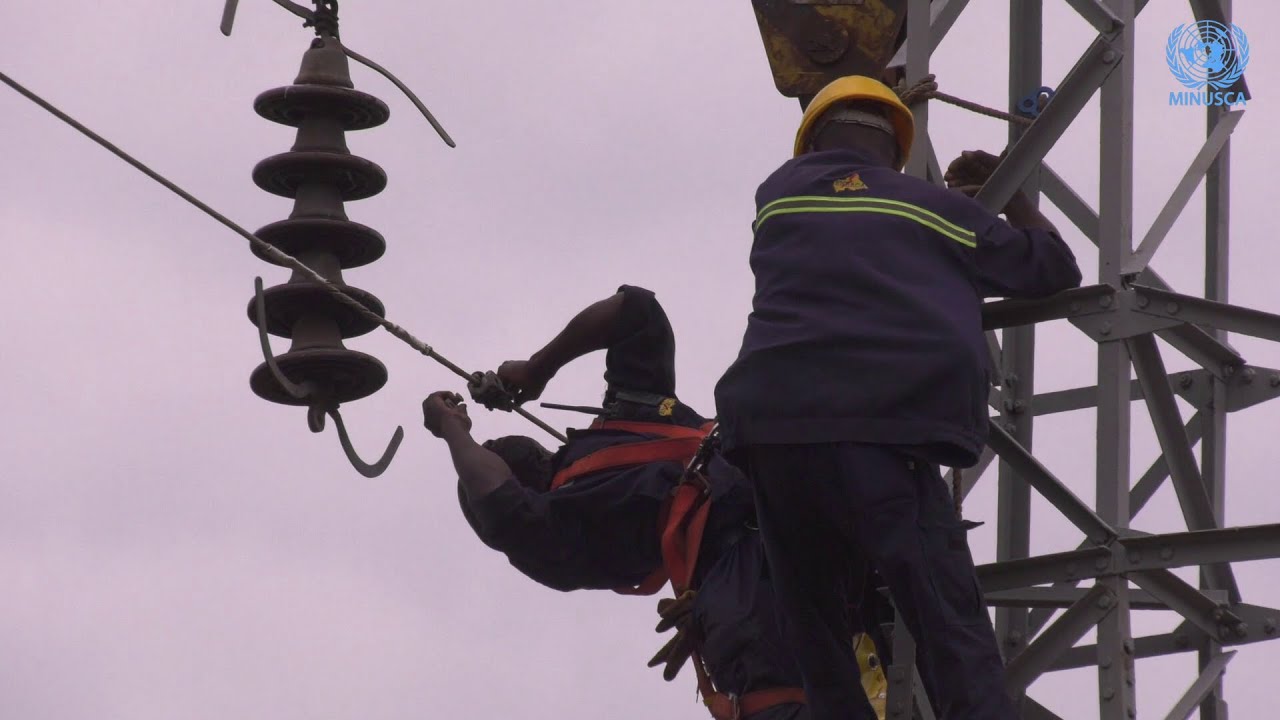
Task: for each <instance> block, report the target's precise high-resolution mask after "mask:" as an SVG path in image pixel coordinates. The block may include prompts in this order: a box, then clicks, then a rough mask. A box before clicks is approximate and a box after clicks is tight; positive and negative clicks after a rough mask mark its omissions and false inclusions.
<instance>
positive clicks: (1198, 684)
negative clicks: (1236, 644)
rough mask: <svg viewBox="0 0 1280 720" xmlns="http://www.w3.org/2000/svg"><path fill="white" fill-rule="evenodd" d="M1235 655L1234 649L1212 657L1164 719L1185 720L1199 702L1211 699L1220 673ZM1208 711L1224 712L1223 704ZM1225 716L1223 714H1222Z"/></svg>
mask: <svg viewBox="0 0 1280 720" xmlns="http://www.w3.org/2000/svg"><path fill="white" fill-rule="evenodd" d="M1235 656H1236V654H1235V651H1232V652H1229V653H1222V654H1219V655H1216V656H1214V657H1213V659H1212V660H1210V661H1209V662H1208V663H1206V664H1205V666H1204V667H1203V668H1201V670H1200V677H1198V678H1196V681H1195V682H1193V683H1191V687H1189V688H1187V692H1186V693H1184V694H1183V695H1182V699H1180V700H1179V701H1178V704H1177V705H1174V706H1173V709H1172V710H1170V711H1169V714H1168V715H1165V720H1187V718H1189V717H1191V713H1193V712H1195V711H1196V706H1197V705H1200V704H1201V702H1209V701H1211V700H1212V698H1210V695H1211V694H1212V693H1213V691H1214V688H1215V687H1217V686H1218V685H1219V684H1220V681H1221V679H1222V675H1223V674H1224V673H1225V672H1226V671H1227V664H1228V663H1230V662H1231V659H1232V658H1234V657H1235ZM1210 712H1219V713H1225V712H1226V708H1225V705H1224V706H1223V707H1222V708H1221V709H1217V708H1215V709H1214V710H1211V711H1210ZM1200 717H1201V718H1204V717H1205V716H1204V712H1203V710H1202V711H1201V714H1200ZM1224 717H1225V715H1224Z"/></svg>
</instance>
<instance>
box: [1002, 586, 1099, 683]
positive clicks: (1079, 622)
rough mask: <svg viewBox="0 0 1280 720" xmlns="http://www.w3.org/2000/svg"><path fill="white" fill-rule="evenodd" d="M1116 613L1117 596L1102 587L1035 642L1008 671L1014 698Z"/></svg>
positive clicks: (1006, 676) (1096, 589)
mask: <svg viewBox="0 0 1280 720" xmlns="http://www.w3.org/2000/svg"><path fill="white" fill-rule="evenodd" d="M1115 609H1116V596H1115V593H1114V592H1113V591H1112V590H1111V589H1110V588H1107V587H1105V586H1103V585H1101V584H1099V585H1096V586H1094V587H1093V588H1092V589H1090V590H1089V592H1087V593H1085V594H1084V596H1083V597H1081V598H1080V599H1079V600H1077V601H1076V602H1075V603H1074V604H1072V606H1071V607H1069V608H1067V611H1066V612H1064V613H1063V614H1062V617H1060V618H1058V621H1057V622H1055V623H1054V624H1052V625H1050V626H1049V627H1048V628H1046V629H1045V631H1044V632H1042V633H1040V636H1039V637H1037V638H1036V639H1035V641H1034V642H1032V643H1031V644H1030V645H1028V646H1027V648H1026V649H1025V650H1023V651H1022V653H1021V654H1020V655H1018V657H1016V658H1014V659H1013V660H1011V661H1010V662H1009V664H1008V665H1007V666H1006V668H1005V682H1006V684H1007V686H1008V688H1009V692H1010V693H1012V694H1021V693H1022V692H1023V691H1025V690H1026V689H1027V686H1029V685H1030V684H1031V683H1033V682H1035V679H1036V678H1038V677H1040V675H1042V674H1043V673H1044V672H1045V671H1047V670H1048V669H1049V668H1050V667H1051V666H1052V665H1053V660H1054V658H1056V657H1058V656H1059V655H1061V654H1062V653H1063V652H1064V651H1066V650H1069V649H1070V648H1071V646H1072V645H1075V644H1076V643H1077V642H1079V641H1080V638H1082V637H1084V636H1085V633H1087V632H1089V631H1090V630H1092V629H1093V627H1094V626H1095V625H1097V624H1098V623H1099V622H1101V621H1102V620H1103V619H1104V618H1106V617H1107V616H1108V615H1110V614H1111V612H1112V611H1114V610H1115Z"/></svg>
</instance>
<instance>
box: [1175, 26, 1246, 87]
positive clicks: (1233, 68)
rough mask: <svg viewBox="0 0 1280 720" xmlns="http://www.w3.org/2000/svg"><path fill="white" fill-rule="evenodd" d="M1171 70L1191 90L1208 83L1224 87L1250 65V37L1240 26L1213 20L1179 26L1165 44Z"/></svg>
mask: <svg viewBox="0 0 1280 720" xmlns="http://www.w3.org/2000/svg"><path fill="white" fill-rule="evenodd" d="M1165 60H1166V61H1167V62H1168V63H1169V72H1171V73H1173V76H1174V77H1175V78H1177V79H1178V82H1180V83H1182V84H1183V85H1185V86H1186V87H1188V88H1191V89H1192V90H1199V89H1200V88H1203V87H1204V86H1206V85H1208V86H1209V87H1211V88H1213V89H1214V90H1224V89H1226V88H1228V87H1231V85H1232V84H1233V83H1234V82H1235V81H1236V80H1238V79H1240V76H1241V75H1244V69H1245V67H1246V66H1247V65H1248V64H1249V39H1248V38H1247V37H1245V34H1244V31H1243V30H1241V29H1240V26H1239V25H1231V26H1230V27H1228V26H1226V25H1223V24H1222V23H1219V22H1214V21H1212V20H1202V21H1200V22H1198V23H1192V24H1189V25H1179V26H1178V27H1176V28H1174V29H1173V32H1171V33H1169V44H1168V45H1167V46H1166V47H1165Z"/></svg>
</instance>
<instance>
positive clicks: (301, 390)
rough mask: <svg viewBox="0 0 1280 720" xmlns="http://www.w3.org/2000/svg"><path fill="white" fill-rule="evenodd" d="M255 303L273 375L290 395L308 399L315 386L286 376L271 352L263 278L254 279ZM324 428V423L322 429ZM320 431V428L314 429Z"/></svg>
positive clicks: (312, 393)
mask: <svg viewBox="0 0 1280 720" xmlns="http://www.w3.org/2000/svg"><path fill="white" fill-rule="evenodd" d="M253 304H254V308H255V310H256V312H257V316H258V318H257V319H258V323H257V325H258V340H259V342H261V343H262V357H263V358H264V359H265V360H266V361H267V367H268V368H270V369H271V375H272V376H273V377H274V378H275V379H276V382H278V383H280V387H282V388H284V391H285V392H287V393H289V397H292V398H294V399H295V400H307V399H308V398H310V397H311V396H313V395H314V394H315V387H314V386H313V385H312V384H311V383H309V382H303V383H302V384H301V385H298V384H295V383H294V382H292V381H291V380H289V378H287V377H285V376H284V373H283V372H281V371H280V366H279V365H277V364H276V358H275V356H274V355H272V354H271V341H270V340H269V339H268V338H267V303H266V299H265V298H264V297H263V295H262V278H260V277H256V278H254V279H253ZM323 428H324V425H323V423H322V424H321V429H323ZM313 432H319V430H313Z"/></svg>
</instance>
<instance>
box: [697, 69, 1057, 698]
mask: <svg viewBox="0 0 1280 720" xmlns="http://www.w3.org/2000/svg"><path fill="white" fill-rule="evenodd" d="M913 139H914V123H913V120H912V116H911V112H910V111H909V109H908V108H907V107H905V106H904V105H903V103H902V102H901V101H900V100H899V99H898V97H897V95H896V94H895V93H894V91H893V90H891V89H890V88H889V87H888V86H886V85H885V84H883V83H881V82H879V81H877V80H875V79H872V78H869V77H845V78H840V79H838V80H836V81H834V82H832V83H831V84H830V85H828V86H827V87H825V88H823V89H822V90H821V91H820V92H819V93H818V94H817V95H816V96H815V97H814V98H813V100H812V101H811V102H810V103H809V105H808V107H807V108H806V110H805V113H804V117H803V119H802V120H801V122H800V127H799V129H798V131H797V133H796V139H795V146H794V153H793V157H792V158H791V159H789V160H787V161H786V162H784V163H783V164H782V166H781V167H779V168H778V169H777V170H775V171H774V172H773V173H772V174H771V175H770V176H769V177H768V178H767V179H766V180H765V181H764V182H763V183H762V184H761V185H760V188H759V190H757V192H756V218H755V223H754V225H753V230H754V238H753V241H752V248H751V269H752V272H753V273H754V275H755V287H756V293H755V297H754V299H753V301H752V307H753V311H752V313H751V315H750V316H749V317H748V319H747V327H746V332H745V333H744V334H743V341H742V348H741V350H740V351H739V354H738V358H737V360H736V361H734V363H733V365H732V366H731V367H730V368H729V369H728V370H727V371H726V372H725V374H724V376H723V377H722V378H721V379H720V382H719V383H718V384H717V386H716V391H715V397H716V410H717V412H716V416H717V420H718V422H719V425H720V431H721V441H722V444H723V451H724V453H725V454H726V457H727V458H728V459H729V460H730V461H732V462H734V463H735V464H738V465H739V466H740V467H742V468H743V469H744V470H745V471H746V474H747V475H748V477H749V479H750V481H751V484H752V487H753V490H754V493H755V499H756V503H755V505H756V513H757V518H758V525H759V527H760V538H761V541H762V543H763V544H764V547H765V552H766V555H767V559H768V564H769V569H770V573H771V579H772V582H773V586H774V592H775V594H776V596H777V600H778V608H779V614H780V615H781V616H782V617H781V620H782V621H781V622H780V623H779V625H780V627H781V628H783V631H784V636H785V641H786V643H787V644H788V646H789V647H790V649H791V651H792V652H793V653H794V654H795V656H796V658H797V660H798V662H799V665H800V670H801V674H802V675H803V677H804V689H805V696H806V698H807V699H808V708H809V711H810V715H811V718H812V720H837V719H838V720H871V719H872V718H874V717H875V711H874V710H873V708H872V706H871V705H870V704H869V703H868V700H867V693H866V692H864V688H863V686H862V684H861V682H860V675H861V673H860V672H859V666H858V657H857V653H856V650H855V648H853V647H852V646H851V645H850V643H849V642H848V638H849V634H848V632H847V627H848V625H847V622H846V619H845V616H844V613H845V612H846V610H847V605H845V604H844V603H843V602H842V601H841V598H842V597H848V595H847V594H842V592H843V591H842V590H841V579H842V578H844V577H848V576H850V575H852V576H853V577H859V576H862V577H870V576H871V573H873V572H874V573H876V574H878V576H879V578H880V579H881V580H883V582H884V584H885V585H887V586H888V589H889V594H890V595H891V597H892V599H893V604H894V606H895V608H896V609H897V611H898V613H899V614H900V616H901V618H902V621H903V625H905V630H907V631H909V632H910V634H911V636H912V638H913V639H914V640H915V641H916V643H917V647H918V649H919V653H918V655H917V667H918V669H919V670H920V675H921V680H922V682H923V684H924V686H925V689H926V690H927V691H928V693H929V695H930V700H931V703H932V705H933V709H934V714H935V715H936V716H938V717H944V718H965V720H1014V719H1015V718H1017V716H1018V715H1017V710H1016V709H1015V708H1014V705H1013V701H1012V700H1011V699H1010V698H1009V697H1008V696H1007V695H1006V693H1005V689H1004V686H1005V683H1004V664H1003V662H1002V660H1001V657H1000V652H999V647H998V645H997V643H996V637H995V632H994V629H993V628H992V627H991V620H990V617H989V616H988V614H987V607H986V604H985V602H984V600H983V597H982V593H981V591H980V586H979V584H978V580H977V575H976V572H975V570H974V565H973V557H972V555H971V554H970V552H969V546H968V543H967V541H966V539H965V538H966V535H965V533H966V531H967V530H968V528H969V527H970V525H968V524H966V523H965V522H964V521H962V519H961V518H960V517H958V513H957V511H956V506H955V504H954V503H953V502H952V499H951V497H950V494H949V492H948V491H947V488H946V484H945V483H944V481H943V479H942V476H941V471H940V466H946V467H955V468H965V467H971V466H972V465H974V464H975V463H976V462H977V460H978V456H979V454H980V453H981V451H982V449H983V447H984V445H985V443H986V433H987V406H986V404H987V396H988V390H989V382H988V373H989V372H990V367H989V364H990V353H989V350H988V347H987V343H986V338H985V336H984V334H983V331H982V301H983V299H984V298H987V297H1018V298H1034V297H1043V296H1046V295H1050V294H1053V293H1056V292H1059V291H1062V290H1066V289H1068V288H1073V287H1077V286H1079V284H1080V279H1081V277H1080V269H1079V268H1078V267H1077V266H1076V262H1075V257H1074V256H1073V255H1072V253H1071V250H1070V249H1069V248H1068V247H1067V245H1066V244H1065V243H1064V242H1063V240H1062V238H1061V237H1060V236H1059V235H1058V233H1057V231H1056V230H1055V229H1054V227H1053V225H1052V224H1051V223H1050V222H1049V221H1048V220H1047V219H1045V217H1044V216H1043V215H1041V214H1040V212H1039V211H1038V210H1037V209H1036V207H1035V206H1034V204H1032V203H1031V202H1030V201H1029V200H1028V199H1027V198H1026V196H1024V195H1021V194H1020V193H1019V194H1017V195H1015V197H1014V198H1013V200H1011V201H1010V202H1009V204H1008V205H1007V206H1006V207H1005V208H1003V213H1004V215H1005V216H1006V218H1007V220H1005V219H1001V218H1000V217H998V216H997V215H996V214H993V213H991V212H989V211H988V210H987V209H985V208H984V207H982V206H981V205H979V204H978V203H977V202H975V201H974V200H973V198H972V197H971V196H972V195H973V194H974V193H976V191H977V189H978V188H979V187H980V186H981V185H982V184H983V183H985V182H986V180H987V178H988V177H990V175H991V173H992V172H993V170H994V168H995V166H996V164H998V158H995V157H994V156H991V155H989V154H987V153H981V152H970V153H965V154H963V155H962V156H961V157H960V158H958V159H957V160H956V161H955V162H954V163H952V164H951V166H950V167H949V168H948V174H947V178H946V180H947V182H948V184H949V185H951V186H953V187H954V189H949V188H946V187H940V186H938V185H935V184H934V183H931V182H928V181H926V180H923V179H920V178H916V177H912V176H909V175H906V174H903V173H902V172H901V169H902V167H903V166H904V164H905V163H906V161H907V158H908V157H909V156H910V153H911V148H912V141H913ZM855 597H856V596H855ZM862 612H864V613H865V608H863V609H862ZM865 620H866V619H865V618H864V626H866V627H873V626H872V625H871V624H870V623H867V622H865ZM896 631H898V629H897V628H895V632H896Z"/></svg>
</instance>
